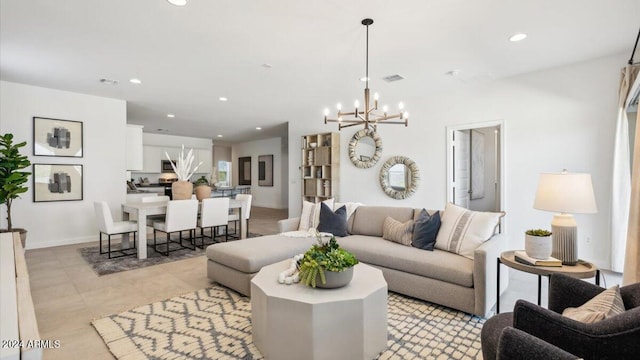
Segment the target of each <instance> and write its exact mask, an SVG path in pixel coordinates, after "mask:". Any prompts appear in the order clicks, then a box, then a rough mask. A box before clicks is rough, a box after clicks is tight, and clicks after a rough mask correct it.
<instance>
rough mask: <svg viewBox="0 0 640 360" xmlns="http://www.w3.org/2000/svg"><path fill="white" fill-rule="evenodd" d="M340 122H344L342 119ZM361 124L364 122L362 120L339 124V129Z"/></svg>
mask: <svg viewBox="0 0 640 360" xmlns="http://www.w3.org/2000/svg"><path fill="white" fill-rule="evenodd" d="M342 122H344V121H342ZM362 124H364V121H358V122H357V123H354V124H349V125H340V129H342V128H346V127H351V126H357V125H362Z"/></svg>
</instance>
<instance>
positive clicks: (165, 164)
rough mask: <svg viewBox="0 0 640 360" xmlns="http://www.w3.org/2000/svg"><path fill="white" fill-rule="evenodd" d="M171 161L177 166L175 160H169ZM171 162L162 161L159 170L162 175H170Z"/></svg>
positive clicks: (171, 169) (171, 170)
mask: <svg viewBox="0 0 640 360" xmlns="http://www.w3.org/2000/svg"><path fill="white" fill-rule="evenodd" d="M171 161H173V163H174V164H176V165H178V163H177V162H176V161H175V160H171ZM171 161H169V160H162V163H161V165H160V170H161V171H162V172H163V173H172V172H174V171H173V167H172V166H171Z"/></svg>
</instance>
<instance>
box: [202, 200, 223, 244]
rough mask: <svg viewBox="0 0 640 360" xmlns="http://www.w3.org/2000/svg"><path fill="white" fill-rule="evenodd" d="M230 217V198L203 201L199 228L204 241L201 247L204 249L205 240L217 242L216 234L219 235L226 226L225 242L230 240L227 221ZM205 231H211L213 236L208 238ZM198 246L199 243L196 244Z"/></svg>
mask: <svg viewBox="0 0 640 360" xmlns="http://www.w3.org/2000/svg"><path fill="white" fill-rule="evenodd" d="M228 217H229V198H222V197H221V198H208V199H203V200H202V205H201V209H200V218H199V219H198V227H199V228H200V236H199V238H200V239H201V240H202V242H201V245H200V246H199V247H201V248H204V245H205V241H204V239H205V238H209V239H211V240H212V241H213V242H215V240H216V233H219V231H218V230H219V229H220V227H221V226H224V237H225V241H226V240H229V234H228V231H227V229H228V226H229V223H228V221H227V219H228ZM205 229H211V236H206V235H205V233H204V230H205ZM195 245H196V246H198V243H197V242H196V243H195Z"/></svg>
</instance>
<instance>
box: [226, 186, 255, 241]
mask: <svg viewBox="0 0 640 360" xmlns="http://www.w3.org/2000/svg"><path fill="white" fill-rule="evenodd" d="M252 198H253V196H252V195H249V194H238V195H236V200H240V201H242V209H241V210H242V211H240V213H241V214H242V218H243V219H244V220H246V221H245V224H246V225H245V226H246V228H247V229H246V234H247V237H249V218H250V217H251V200H252ZM229 221H230V222H233V233H231V234H230V235H232V236H231V237H233V238H235V239H239V238H240V234H238V222H239V221H240V217H239V216H238V214H237V213H233V214H230V215H229Z"/></svg>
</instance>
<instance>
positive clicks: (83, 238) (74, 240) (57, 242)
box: [25, 235, 98, 250]
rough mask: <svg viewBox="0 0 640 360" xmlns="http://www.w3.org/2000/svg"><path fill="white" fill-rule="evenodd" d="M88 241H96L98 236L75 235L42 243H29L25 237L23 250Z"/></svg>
mask: <svg viewBox="0 0 640 360" xmlns="http://www.w3.org/2000/svg"><path fill="white" fill-rule="evenodd" d="M89 242H95V243H97V242H98V238H97V237H96V236H95V235H94V236H81V237H77V238H72V239H60V240H55V241H47V242H44V243H42V242H41V243H36V244H33V243H29V237H27V244H26V246H25V250H32V249H43V248H50V247H55V246H64V245H75V244H82V243H89Z"/></svg>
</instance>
